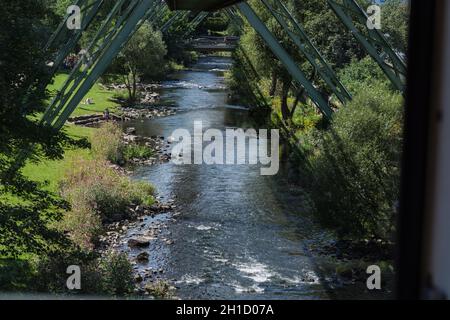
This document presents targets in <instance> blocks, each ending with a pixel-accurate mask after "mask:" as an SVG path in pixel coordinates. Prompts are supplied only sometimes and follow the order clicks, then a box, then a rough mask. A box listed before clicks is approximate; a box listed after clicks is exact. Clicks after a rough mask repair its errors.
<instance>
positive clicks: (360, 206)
mask: <svg viewBox="0 0 450 320" xmlns="http://www.w3.org/2000/svg"><path fill="white" fill-rule="evenodd" d="M312 136H313V139H312V141H313V143H314V144H315V146H316V148H314V149H313V150H314V151H312V152H311V153H310V154H309V159H310V161H309V163H310V168H309V169H308V172H309V174H310V177H311V179H310V182H311V184H310V187H309V191H310V192H309V193H310V195H311V199H312V203H313V206H314V208H315V211H316V212H317V214H318V217H319V218H320V221H321V222H322V223H323V224H324V225H325V226H328V227H331V228H335V229H336V230H337V232H338V234H339V235H340V236H341V237H356V238H358V239H362V238H365V237H375V238H378V239H385V240H389V239H390V237H391V236H392V233H393V231H394V220H395V219H394V218H395V208H394V207H395V203H396V201H397V200H398V197H399V180H400V156H401V150H402V97H401V96H400V95H399V94H395V93H392V92H390V91H388V90H387V89H386V88H385V87H384V86H380V87H372V88H366V89H365V90H364V91H361V92H360V93H359V94H357V95H356V96H355V97H354V99H353V101H352V102H351V103H349V104H348V105H347V107H345V108H342V109H341V110H340V111H339V112H337V113H336V114H335V116H334V119H333V123H332V125H331V128H330V129H329V130H327V131H318V130H316V131H314V133H313V135H312Z"/></svg>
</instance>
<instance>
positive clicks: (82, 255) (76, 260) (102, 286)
mask: <svg viewBox="0 0 450 320" xmlns="http://www.w3.org/2000/svg"><path fill="white" fill-rule="evenodd" d="M70 265H76V266H79V267H80V271H81V289H80V290H69V289H68V288H67V285H66V282H67V278H68V277H69V274H67V273H66V270H67V267H68V266H70ZM35 278H36V279H35V281H34V285H33V287H34V289H35V290H37V291H41V292H53V293H69V294H97V295H98V294H105V295H121V296H123V295H127V294H130V293H131V292H132V290H133V270H132V266H131V264H130V262H129V261H128V260H127V257H126V255H125V254H123V253H116V252H109V253H107V254H105V255H104V256H102V257H98V256H96V255H94V254H92V253H87V252H86V251H80V250H78V249H75V248H73V249H72V250H69V251H55V252H53V253H52V254H51V255H48V256H44V257H41V258H40V259H39V260H38V261H36V277H35Z"/></svg>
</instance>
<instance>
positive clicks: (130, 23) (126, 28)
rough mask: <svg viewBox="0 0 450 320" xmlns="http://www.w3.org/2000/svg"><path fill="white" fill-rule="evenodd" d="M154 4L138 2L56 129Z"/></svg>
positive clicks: (83, 83)
mask: <svg viewBox="0 0 450 320" xmlns="http://www.w3.org/2000/svg"><path fill="white" fill-rule="evenodd" d="M153 4H154V1H153V0H140V1H139V2H138V4H137V5H136V6H135V8H134V9H133V10H132V12H131V13H130V15H129V16H128V18H127V19H126V21H125V23H124V25H123V26H122V27H121V28H120V30H119V31H118V33H117V34H116V36H115V37H114V38H113V39H112V40H111V41H110V43H109V46H108V48H107V49H106V50H105V51H104V53H103V54H102V55H101V57H100V58H99V60H98V62H97V63H96V64H95V65H94V66H93V67H92V68H91V69H90V71H89V74H88V75H87V77H85V78H84V79H83V82H82V83H81V84H80V86H79V88H78V90H77V91H76V93H75V94H74V95H73V96H72V98H71V99H70V101H69V102H68V103H67V105H66V106H65V108H64V110H63V111H62V113H61V114H60V115H59V116H58V119H57V120H56V121H55V123H54V124H53V126H54V128H55V129H57V130H59V129H61V128H62V126H63V125H64V123H65V122H66V121H67V119H68V118H69V116H70V115H71V114H72V112H73V111H74V110H75V108H76V107H77V106H78V104H79V103H80V102H81V100H82V99H83V97H84V96H85V95H86V94H87V93H88V92H89V90H90V89H91V88H92V86H93V85H94V84H95V82H96V81H97V80H98V78H100V76H101V75H102V74H103V73H104V72H105V70H106V69H107V68H108V66H109V65H110V64H111V62H112V60H113V59H114V58H115V57H116V56H117V55H118V54H119V52H120V50H121V49H122V48H123V46H124V45H125V44H126V43H127V42H128V40H129V39H130V37H131V36H132V35H133V32H135V31H136V26H137V25H138V24H139V23H140V22H142V21H143V20H145V16H146V14H147V12H148V10H149V9H150V8H151V7H152V5H153Z"/></svg>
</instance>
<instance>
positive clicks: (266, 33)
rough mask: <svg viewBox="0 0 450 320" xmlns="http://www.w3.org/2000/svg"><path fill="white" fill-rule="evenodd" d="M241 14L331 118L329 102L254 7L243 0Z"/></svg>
mask: <svg viewBox="0 0 450 320" xmlns="http://www.w3.org/2000/svg"><path fill="white" fill-rule="evenodd" d="M236 7H237V8H238V9H239V11H240V12H241V14H242V15H243V16H244V17H245V18H246V19H247V21H248V22H249V24H250V25H251V26H252V27H253V28H254V29H255V31H256V32H257V33H258V34H259V35H260V36H261V38H263V40H264V41H265V43H266V44H267V45H268V46H269V48H270V49H271V50H272V52H273V53H274V54H275V56H277V58H278V59H279V60H280V62H281V63H282V64H283V65H284V67H285V68H286V70H287V71H288V72H289V73H290V75H291V76H292V78H293V79H294V81H295V82H296V83H297V84H298V85H299V86H301V87H303V88H304V89H305V91H306V93H307V94H308V96H309V97H310V98H311V100H312V101H313V103H314V104H315V105H316V106H317V107H318V108H319V110H320V111H321V112H322V113H323V114H324V116H325V117H327V118H331V116H332V114H333V110H332V109H331V108H330V106H329V105H328V102H327V101H326V100H325V99H324V97H323V96H322V95H321V93H320V92H319V91H318V90H317V89H316V88H315V87H314V85H313V84H312V83H311V82H310V81H309V80H308V78H307V77H306V75H305V74H304V73H303V71H302V70H300V68H299V67H298V66H297V64H296V62H295V61H294V59H292V57H291V56H290V55H289V53H288V52H287V51H286V50H285V49H284V48H283V47H282V46H281V44H280V43H279V42H278V40H277V38H276V37H275V36H274V35H273V34H272V32H270V30H269V29H268V28H267V27H266V25H265V24H264V23H263V22H262V21H261V19H259V17H258V15H257V14H256V13H255V12H254V11H253V9H252V8H251V7H250V6H249V5H248V4H247V3H246V2H242V3H239V4H237V5H236Z"/></svg>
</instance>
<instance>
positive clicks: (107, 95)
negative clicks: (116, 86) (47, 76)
mask: <svg viewBox="0 0 450 320" xmlns="http://www.w3.org/2000/svg"><path fill="white" fill-rule="evenodd" d="M67 78H68V75H67V74H64V73H60V74H58V75H56V77H55V78H54V82H53V84H51V85H49V86H48V87H47V89H48V90H49V91H50V93H51V94H52V95H54V94H55V93H56V90H58V89H59V88H61V86H62V85H63V83H64V81H65V80H66V79H67ZM113 95H114V93H113V92H112V91H108V90H105V89H103V88H102V87H101V86H100V85H99V84H98V83H96V84H95V85H94V86H93V87H92V89H91V90H90V91H89V92H88V94H87V95H86V96H85V97H84V98H83V100H82V102H81V103H80V104H79V105H78V107H77V108H76V109H75V111H74V112H73V114H72V116H82V115H88V114H96V113H100V114H101V113H103V111H104V110H105V109H109V110H110V111H111V112H118V111H119V109H118V108H119V104H117V103H116V102H113V101H110V99H111V98H112V97H113ZM87 98H90V99H92V100H93V102H94V103H93V104H91V105H85V104H83V102H84V101H85V100H86V99H87Z"/></svg>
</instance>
